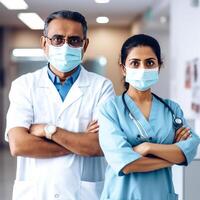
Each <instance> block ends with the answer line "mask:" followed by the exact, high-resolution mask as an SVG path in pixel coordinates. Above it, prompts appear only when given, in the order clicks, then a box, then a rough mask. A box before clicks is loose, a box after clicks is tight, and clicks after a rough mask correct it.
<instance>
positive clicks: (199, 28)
mask: <svg viewBox="0 0 200 200" xmlns="http://www.w3.org/2000/svg"><path fill="white" fill-rule="evenodd" d="M61 9H68V10H74V11H79V12H80V13H82V14H83V15H84V16H85V17H86V20H87V22H88V25H89V31H88V37H89V39H90V44H89V47H88V50H87V52H86V55H85V57H84V66H85V67H86V69H88V70H89V71H94V72H96V73H99V74H101V75H103V76H106V77H107V78H109V79H111V80H112V82H113V84H114V88H115V91H116V93H117V94H118V95H119V94H121V92H122V91H123V83H122V77H121V75H120V68H119V65H118V59H119V55H120V48H121V46H122V43H123V42H124V41H125V40H126V39H127V38H128V37H129V36H131V35H134V34H138V33H146V34H149V35H151V36H153V37H155V38H156V39H157V40H158V41H159V43H160V45H161V49H162V58H163V62H164V65H163V68H162V70H161V74H160V80H159V83H158V84H157V85H156V86H155V87H154V88H153V90H154V92H155V93H156V94H157V95H159V96H161V97H163V98H171V99H172V100H174V101H176V102H178V103H179V104H180V105H181V107H182V109H183V111H184V113H185V117H186V118H187V119H188V122H189V123H190V125H191V126H192V127H193V128H194V129H195V131H196V132H197V133H198V134H199V135H200V77H199V76H200V23H199V21H200V1H199V0H175V1H172V0H139V1H137V0H56V1H55V0H42V1H41V0H0V200H10V199H11V196H12V185H13V181H14V179H15V171H16V159H15V158H13V157H11V156H10V154H9V148H8V144H7V143H6V142H5V141H4V131H5V119H6V112H7V109H8V106H9V101H8V93H9V89H10V85H11V82H12V80H14V79H15V78H16V77H18V76H20V75H21V74H24V73H28V72H31V71H34V70H36V69H39V68H41V67H42V66H44V65H45V64H46V63H47V61H46V60H45V58H44V56H43V53H42V51H41V49H40V37H41V35H42V29H43V26H44V20H45V18H46V17H47V16H48V15H49V14H50V13H51V12H53V11H57V10H61ZM99 17H100V18H99ZM173 171H174V183H175V188H176V192H177V193H178V194H179V196H180V200H199V199H200V192H199V190H198V186H199V183H200V153H199V152H198V154H197V156H196V158H195V160H194V161H193V162H192V164H191V165H190V166H189V167H187V168H185V167H177V166H176V167H173Z"/></svg>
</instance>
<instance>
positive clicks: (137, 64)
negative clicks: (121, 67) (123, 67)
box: [130, 61, 140, 67]
mask: <svg viewBox="0 0 200 200" xmlns="http://www.w3.org/2000/svg"><path fill="white" fill-rule="evenodd" d="M139 65H140V63H139V62H138V61H132V62H131V63H130V66H132V67H138V66H139Z"/></svg>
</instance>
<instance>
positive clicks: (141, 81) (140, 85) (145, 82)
mask: <svg viewBox="0 0 200 200" xmlns="http://www.w3.org/2000/svg"><path fill="white" fill-rule="evenodd" d="M125 81H126V82H127V83H129V84H130V85H131V86H132V87H134V88H136V89H137V90H139V91H145V90H148V89H149V88H150V87H151V86H152V85H154V84H155V83H157V82H158V67H157V68H154V69H134V68H130V67H126V80H125Z"/></svg>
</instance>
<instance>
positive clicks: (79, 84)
mask: <svg viewBox="0 0 200 200" xmlns="http://www.w3.org/2000/svg"><path fill="white" fill-rule="evenodd" d="M88 86H89V80H88V77H87V71H86V70H85V69H84V68H83V67H82V66H81V71H80V74H79V76H78V78H77V80H76V81H75V82H74V84H73V85H72V87H71V89H70V90H69V92H68V94H67V96H66V98H65V100H64V102H63V106H62V109H61V112H63V111H64V110H65V109H66V108H68V107H69V106H71V105H72V104H73V103H75V102H76V101H77V100H79V99H80V98H81V97H82V96H83V94H84V91H85V89H86V88H87V87H88ZM60 114H61V113H60Z"/></svg>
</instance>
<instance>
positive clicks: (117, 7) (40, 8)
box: [0, 0, 169, 27]
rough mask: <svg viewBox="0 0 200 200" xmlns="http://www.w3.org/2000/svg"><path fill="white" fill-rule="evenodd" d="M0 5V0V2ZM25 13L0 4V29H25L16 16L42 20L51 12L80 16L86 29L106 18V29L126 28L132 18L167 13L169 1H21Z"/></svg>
mask: <svg viewBox="0 0 200 200" xmlns="http://www.w3.org/2000/svg"><path fill="white" fill-rule="evenodd" d="M0 1H1V0H0ZM25 2H26V3H27V4H28V6H29V8H28V9H27V10H17V11H16V10H8V9H7V8H6V7H4V6H3V5H2V4H1V3H0V26H12V27H26V26H25V25H24V24H23V23H22V22H21V21H20V20H19V19H18V18H17V14H18V13H19V12H36V13H38V14H39V15H40V17H41V18H42V19H45V18H46V17H47V16H48V15H49V14H50V13H51V12H53V11H57V10H61V9H68V10H74V11H79V12H80V13H82V14H83V15H84V16H85V17H86V20H87V22H88V24H89V25H97V24H96V22H95V19H96V17H98V16H100V15H104V16H107V17H109V19H110V22H109V25H114V26H115V25H117V26H128V25H130V24H131V22H132V21H133V20H134V18H135V17H137V16H138V15H141V14H144V13H146V14H148V13H147V12H146V11H147V10H150V11H151V14H152V15H154V17H157V16H160V15H162V14H164V15H166V14H167V13H168V9H167V8H168V2H169V0H110V3H108V4H96V3H95V2H94V0H25Z"/></svg>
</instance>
